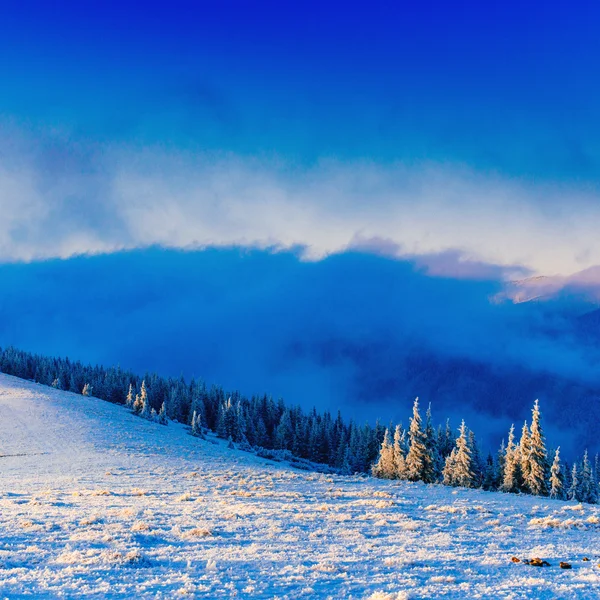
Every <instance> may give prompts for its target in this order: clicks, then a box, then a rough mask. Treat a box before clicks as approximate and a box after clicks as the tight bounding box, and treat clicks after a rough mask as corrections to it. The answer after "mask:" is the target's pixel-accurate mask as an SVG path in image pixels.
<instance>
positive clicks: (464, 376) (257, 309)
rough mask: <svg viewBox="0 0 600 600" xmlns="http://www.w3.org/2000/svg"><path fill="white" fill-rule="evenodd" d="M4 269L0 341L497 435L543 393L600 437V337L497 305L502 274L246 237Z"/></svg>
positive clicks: (550, 404) (563, 418)
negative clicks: (433, 269)
mask: <svg viewBox="0 0 600 600" xmlns="http://www.w3.org/2000/svg"><path fill="white" fill-rule="evenodd" d="M0 281H2V286H0V345H2V346H5V345H7V344H15V345H18V346H20V347H22V348H24V349H27V350H32V351H37V352H43V353H46V354H50V355H68V356H69V357H71V358H79V359H83V360H85V361H91V362H92V363H101V364H107V365H108V364H120V365H121V366H123V367H125V368H133V369H134V370H136V371H137V372H139V373H144V372H146V371H152V370H155V371H158V372H160V373H162V374H170V375H173V376H178V375H179V374H180V373H182V372H183V373H184V374H185V375H186V376H188V377H189V376H191V375H196V376H201V377H204V378H205V379H206V381H207V382H208V383H209V384H211V383H213V382H217V383H221V384H223V385H225V386H226V387H227V388H234V387H235V388H239V389H241V390H242V391H243V392H244V393H246V394H252V393H264V392H267V393H270V394H273V395H274V396H275V397H278V396H283V397H284V398H286V399H287V400H289V401H291V402H297V403H300V404H302V405H303V406H305V407H307V408H310V407H312V406H313V405H316V406H319V407H321V408H330V409H331V410H333V411H335V410H337V409H341V410H342V411H343V413H344V415H347V416H350V417H355V418H357V419H360V420H361V421H362V420H363V419H366V418H369V419H371V420H374V419H375V418H377V417H380V418H381V419H382V420H383V421H384V422H387V421H388V420H389V419H403V420H405V421H406V418H407V416H408V414H409V411H410V405H411V402H412V400H413V399H414V396H416V395H419V396H420V397H421V398H422V400H423V402H429V401H431V402H432V404H433V408H434V412H435V415H436V418H438V419H443V418H445V417H446V416H450V417H452V418H453V419H454V423H455V424H456V419H458V418H459V417H465V418H467V420H468V422H469V424H470V425H471V426H472V427H473V428H474V429H475V430H476V431H477V432H478V434H479V435H481V436H482V437H484V438H485V439H486V441H489V440H492V442H493V444H494V445H495V443H496V442H498V443H499V441H500V437H501V436H502V435H505V433H506V429H507V427H508V425H510V422H511V421H512V420H517V419H519V420H520V419H523V418H526V417H527V413H528V411H529V408H530V406H531V403H532V401H533V400H534V399H535V398H536V397H538V396H539V397H540V400H541V401H542V405H543V406H544V410H545V413H546V416H547V419H548V424H549V425H551V426H552V427H553V428H554V429H555V431H556V432H557V434H556V435H555V436H553V438H554V440H557V443H558V442H560V443H561V444H562V445H563V446H564V445H565V444H566V443H567V442H568V440H567V439H565V438H567V437H568V436H570V435H571V434H568V435H567V433H566V432H567V430H571V429H573V430H577V429H578V428H583V430H584V433H586V434H589V436H590V439H595V437H594V436H596V425H595V420H594V419H595V418H596V415H595V413H596V409H595V408H593V407H594V406H595V405H596V404H595V397H596V396H592V392H591V391H590V390H592V391H593V390H595V389H596V390H597V386H598V384H599V379H598V373H599V372H600V371H599V370H598V368H597V365H598V364H599V362H600V354H599V352H598V349H597V347H596V346H593V345H590V346H587V345H584V344H583V343H579V342H577V340H575V339H574V337H573V335H572V333H573V331H572V328H571V324H570V322H569V319H568V318H566V317H565V316H564V315H562V314H557V315H553V314H550V313H548V312H547V307H546V305H544V306H542V305H518V304H517V305H515V304H512V303H504V304H498V303H490V302H489V298H490V297H493V296H494V295H495V294H497V293H498V291H499V290H500V284H499V283H498V282H495V281H489V280H483V279H463V280H455V279H451V278H445V277H436V278H432V277H428V276H427V275H426V274H425V273H423V272H422V271H421V270H419V269H418V268H415V265H414V264H412V263H410V262H406V261H400V260H392V259H388V258H384V257H380V256H373V255H372V254H365V253H360V252H356V251H355V252H348V253H343V254H337V255H335V256H330V257H328V258H326V259H324V260H322V261H317V262H312V261H302V260H299V259H298V257H297V256H296V255H295V254H293V253H289V252H280V253H276V254H273V253H271V252H263V251H258V250H253V251H251V250H248V249H240V248H236V249H219V250H217V249H208V250H205V251H197V252H182V251H172V250H170V251H167V250H162V249H159V248H152V249H148V250H144V251H132V252H125V253H115V254H110V255H102V256H96V257H86V258H83V257H80V258H74V259H70V260H52V261H44V262H34V263H30V264H10V265H1V266H0ZM588 401H589V402H588ZM587 406H590V407H592V408H591V409H590V410H591V412H590V415H591V416H590V417H589V419H587V421H586V423H584V424H583V425H582V419H581V414H582V411H583V410H587V409H586V408H585V407H587ZM598 418H600V412H599V415H598ZM588 421H589V423H588ZM558 430H562V431H563V432H562V433H560V435H559V434H558Z"/></svg>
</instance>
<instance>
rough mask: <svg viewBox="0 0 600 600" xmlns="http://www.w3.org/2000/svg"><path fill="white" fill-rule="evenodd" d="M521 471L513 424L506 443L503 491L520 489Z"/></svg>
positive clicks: (514, 491)
mask: <svg viewBox="0 0 600 600" xmlns="http://www.w3.org/2000/svg"><path fill="white" fill-rule="evenodd" d="M519 471H520V466H519V452H518V450H517V447H516V446H515V426H514V425H511V427H510V431H509V432H508V444H507V445H506V454H505V462H504V480H503V482H502V488H501V489H502V491H503V492H511V493H517V492H518V491H519V489H520V485H519Z"/></svg>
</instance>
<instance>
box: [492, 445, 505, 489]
mask: <svg viewBox="0 0 600 600" xmlns="http://www.w3.org/2000/svg"><path fill="white" fill-rule="evenodd" d="M505 465H506V444H505V443H504V440H502V443H501V444H500V448H499V449H498V454H497V456H496V476H495V478H494V489H496V490H500V489H502V485H503V484H504V467H505Z"/></svg>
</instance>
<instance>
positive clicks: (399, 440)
mask: <svg viewBox="0 0 600 600" xmlns="http://www.w3.org/2000/svg"><path fill="white" fill-rule="evenodd" d="M403 438H404V430H403V429H402V426H401V425H396V429H395V431H394V476H395V477H396V478H397V479H405V478H406V457H405V454H404V444H403Z"/></svg>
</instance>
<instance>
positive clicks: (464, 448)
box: [453, 421, 475, 487]
mask: <svg viewBox="0 0 600 600" xmlns="http://www.w3.org/2000/svg"><path fill="white" fill-rule="evenodd" d="M458 431H459V435H458V438H457V439H456V455H455V457H454V477H453V485H457V486H460V487H473V485H474V483H475V473H473V467H472V465H473V457H472V453H471V448H470V447H469V440H468V439H467V427H466V426H465V422H464V421H462V423H461V424H460V427H459V430H458Z"/></svg>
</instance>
